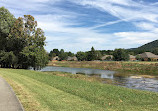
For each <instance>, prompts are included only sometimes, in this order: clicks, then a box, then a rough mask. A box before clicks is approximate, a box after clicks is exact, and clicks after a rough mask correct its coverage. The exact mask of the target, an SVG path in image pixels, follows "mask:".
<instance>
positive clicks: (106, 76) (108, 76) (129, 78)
mask: <svg viewBox="0 0 158 111" xmlns="http://www.w3.org/2000/svg"><path fill="white" fill-rule="evenodd" d="M41 71H59V72H68V73H71V74H85V75H87V76H88V77H91V76H93V77H96V78H102V79H101V82H102V83H110V84H114V85H117V86H122V87H127V88H132V89H139V90H148V91H154V92H158V78H157V77H154V76H151V77H148V76H145V77H144V76H140V75H138V74H135V73H129V74H122V73H118V72H116V71H109V70H100V69H90V68H69V67H54V66H47V67H45V68H43V69H41ZM109 81H110V82H109Z"/></svg>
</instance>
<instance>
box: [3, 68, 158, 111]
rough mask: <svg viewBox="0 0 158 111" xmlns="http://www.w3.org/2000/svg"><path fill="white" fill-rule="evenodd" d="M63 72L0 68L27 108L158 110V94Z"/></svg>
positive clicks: (45, 110)
mask: <svg viewBox="0 0 158 111" xmlns="http://www.w3.org/2000/svg"><path fill="white" fill-rule="evenodd" d="M54 74H59V75H60V74H61V75H62V74H65V73H61V72H50V73H44V72H35V71H29V70H15V69H0V75H1V76H2V77H3V78H5V79H6V80H7V81H8V82H9V83H10V84H11V86H12V87H13V89H14V90H15V92H16V94H17V95H18V97H19V99H20V100H21V102H22V104H23V106H24V108H25V110H26V111H53V110H54V111H61V110H62V111H86V110H87V111H157V109H158V93H154V92H147V91H139V90H133V89H127V88H123V87H117V86H113V85H108V84H101V83H99V82H89V81H84V80H79V79H75V78H67V77H62V76H56V75H54Z"/></svg>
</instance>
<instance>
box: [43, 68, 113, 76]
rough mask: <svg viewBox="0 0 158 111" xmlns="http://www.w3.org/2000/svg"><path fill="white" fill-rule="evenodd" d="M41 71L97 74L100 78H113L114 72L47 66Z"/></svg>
mask: <svg viewBox="0 0 158 111" xmlns="http://www.w3.org/2000/svg"><path fill="white" fill-rule="evenodd" d="M41 71H60V72H68V73H71V74H86V75H89V76H90V75H92V74H98V75H101V78H110V79H112V78H113V75H114V74H115V71H108V70H99V69H88V68H68V67H52V66H47V67H45V68H43V69H42V70H41Z"/></svg>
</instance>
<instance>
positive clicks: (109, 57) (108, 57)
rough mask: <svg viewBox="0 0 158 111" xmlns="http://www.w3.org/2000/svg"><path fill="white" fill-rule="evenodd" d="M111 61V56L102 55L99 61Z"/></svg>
mask: <svg viewBox="0 0 158 111" xmlns="http://www.w3.org/2000/svg"><path fill="white" fill-rule="evenodd" d="M112 59H113V55H104V56H103V57H101V60H102V61H104V60H112Z"/></svg>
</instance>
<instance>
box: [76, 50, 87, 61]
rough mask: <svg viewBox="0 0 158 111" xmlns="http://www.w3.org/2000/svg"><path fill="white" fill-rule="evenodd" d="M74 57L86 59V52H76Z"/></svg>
mask: <svg viewBox="0 0 158 111" xmlns="http://www.w3.org/2000/svg"><path fill="white" fill-rule="evenodd" d="M76 57H77V59H78V60H79V61H84V60H86V53H85V52H81V51H80V52H77V54H76Z"/></svg>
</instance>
